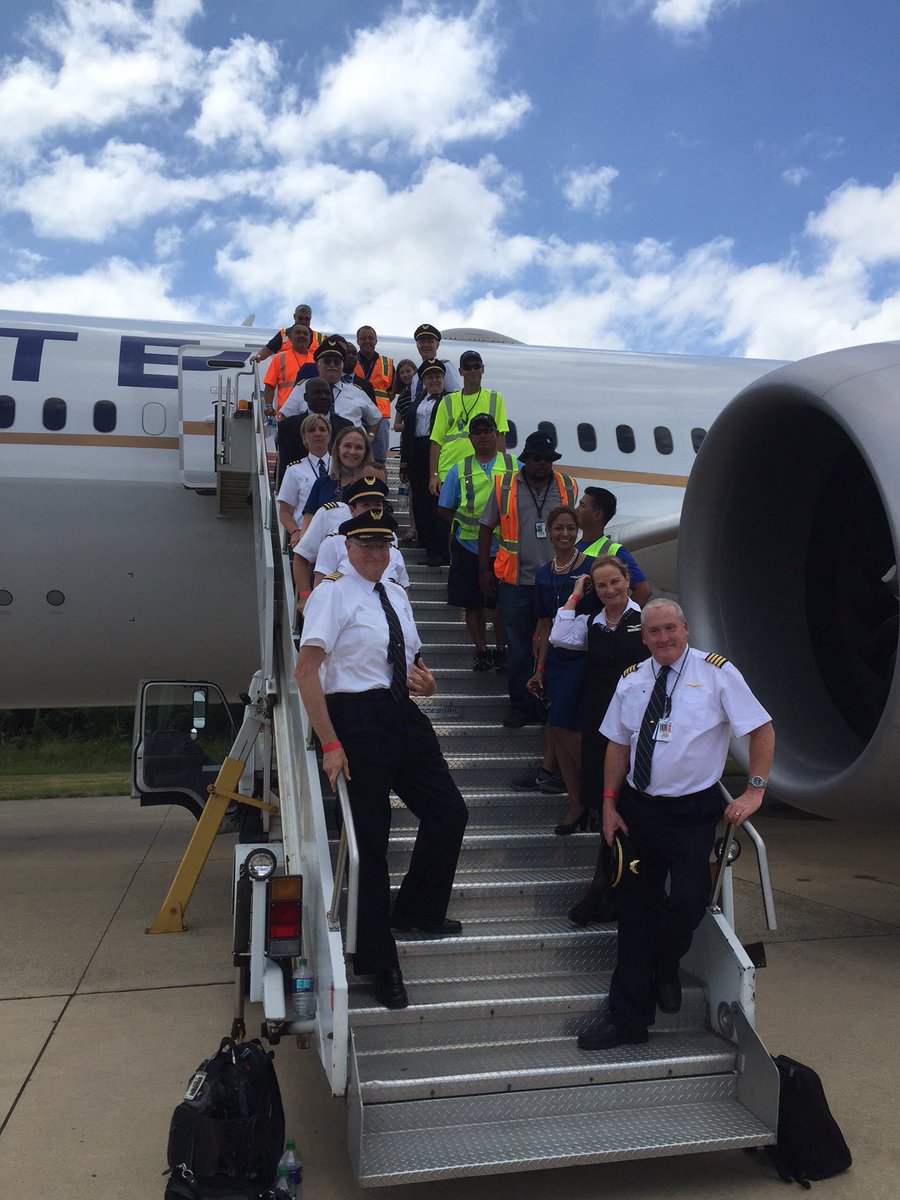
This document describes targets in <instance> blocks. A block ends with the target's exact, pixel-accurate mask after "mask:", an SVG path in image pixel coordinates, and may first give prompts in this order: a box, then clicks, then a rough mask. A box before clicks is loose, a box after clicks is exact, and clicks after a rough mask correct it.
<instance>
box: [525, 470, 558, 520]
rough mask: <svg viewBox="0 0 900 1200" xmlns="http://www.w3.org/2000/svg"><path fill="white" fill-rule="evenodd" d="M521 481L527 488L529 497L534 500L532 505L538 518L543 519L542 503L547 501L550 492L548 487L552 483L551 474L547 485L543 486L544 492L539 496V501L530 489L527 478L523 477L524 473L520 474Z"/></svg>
mask: <svg viewBox="0 0 900 1200" xmlns="http://www.w3.org/2000/svg"><path fill="white" fill-rule="evenodd" d="M522 482H523V483H524V484H525V486H526V487H527V488H528V493H529V495H530V496H531V499H532V500H533V501H534V507H535V508H536V509H537V515H538V520H539V521H543V519H544V505H545V504H546V503H547V497H548V495H549V494H550V487H551V485H552V483H553V476H552V475H551V476H550V481H549V483H548V484H547V486H546V487H545V488H544V494H543V496H541V500H540V503H538V498H537V496H536V495H535V494H534V492H533V491H532V490H531V484H530V483H529V482H528V480H527V479H526V478H525V476H524V475H523V476H522Z"/></svg>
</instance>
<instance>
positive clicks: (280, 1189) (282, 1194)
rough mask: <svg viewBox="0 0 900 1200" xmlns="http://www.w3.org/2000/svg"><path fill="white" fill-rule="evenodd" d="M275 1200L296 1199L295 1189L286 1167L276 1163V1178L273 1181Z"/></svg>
mask: <svg viewBox="0 0 900 1200" xmlns="http://www.w3.org/2000/svg"><path fill="white" fill-rule="evenodd" d="M275 1200H297V1189H296V1188H295V1187H294V1181H293V1180H292V1179H291V1175H290V1172H289V1171H288V1169H287V1167H283V1166H282V1165H281V1163H279V1164H278V1179H277V1180H276V1182H275Z"/></svg>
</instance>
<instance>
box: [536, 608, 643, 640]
mask: <svg viewBox="0 0 900 1200" xmlns="http://www.w3.org/2000/svg"><path fill="white" fill-rule="evenodd" d="M640 611H641V606H640V605H639V604H635V602H634V601H633V600H629V601H628V603H627V604H626V605H625V611H624V612H623V613H622V616H621V617H619V622H620V623H621V622H622V621H623V620H624V618H625V613H627V612H636V613H639V612H640ZM591 625H603V626H605V625H606V609H605V608H602V609H601V610H600V612H598V613H595V614H594V616H593V617H589V616H588V615H587V613H576V612H575V610H574V609H572V608H560V609H558V610H557V613H556V616H555V617H554V618H553V625H552V626H551V628H550V645H551V646H564V647H565V648H566V649H567V650H586V649H587V639H588V629H589V628H590V626H591ZM631 636H632V637H633V638H634V639H635V641H640V640H641V631H640V629H635V631H634V633H633V634H632V635H631Z"/></svg>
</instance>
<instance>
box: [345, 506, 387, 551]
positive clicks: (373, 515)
mask: <svg viewBox="0 0 900 1200" xmlns="http://www.w3.org/2000/svg"><path fill="white" fill-rule="evenodd" d="M396 532H397V522H396V521H395V520H394V518H393V517H392V516H391V515H390V514H389V513H386V512H384V511H382V509H380V508H376V509H373V510H372V511H371V512H362V513H359V514H358V515H357V516H355V517H351V518H350V520H349V521H344V522H343V524H341V525H339V526H338V533H342V534H343V535H344V537H345V538H346V539H347V541H348V542H364V543H369V544H371V543H373V542H392V541H393V538H394V534H395V533H396Z"/></svg>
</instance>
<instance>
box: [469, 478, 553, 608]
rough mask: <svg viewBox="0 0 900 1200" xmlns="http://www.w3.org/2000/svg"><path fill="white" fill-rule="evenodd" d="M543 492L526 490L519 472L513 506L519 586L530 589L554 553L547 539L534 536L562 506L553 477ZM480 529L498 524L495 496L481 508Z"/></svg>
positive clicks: (535, 489) (494, 494) (527, 487)
mask: <svg viewBox="0 0 900 1200" xmlns="http://www.w3.org/2000/svg"><path fill="white" fill-rule="evenodd" d="M546 493H547V494H546V496H545V495H544V488H543V487H540V488H534V487H532V488H529V486H528V484H527V483H526V482H525V480H524V479H523V477H522V472H521V471H520V472H519V482H518V484H517V485H516V505H517V507H518V510H519V577H518V579H517V580H516V582H517V583H519V584H524V585H528V586H531V585H533V584H534V577H535V575H537V573H538V571H539V570H540V569H541V567H542V566H544V564H545V563H548V562H549V561H550V559H551V558H552V557H553V549H552V547H551V546H550V539H549V538H539V537H538V536H537V534H536V533H535V526H536V525H537V522H538V521H544V522H545V523H546V521H547V515H548V513H551V512H552V511H553V509H554V508H558V507H559V505H560V504H562V503H563V498H562V496H560V494H559V488H558V487H557V485H556V478H555V476H553V475H551V476H550V485H549V487H547V489H546ZM479 523H480V524H481V525H488V526H490V528H491V529H493V528H494V526H495V525H498V524H499V523H500V510H499V506H498V504H497V493H496V491H492V492H491V495H490V499H489V500H488V502H487V504H486V505H485V506H484V512H483V513H482V514H481V517H480V518H479Z"/></svg>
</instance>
